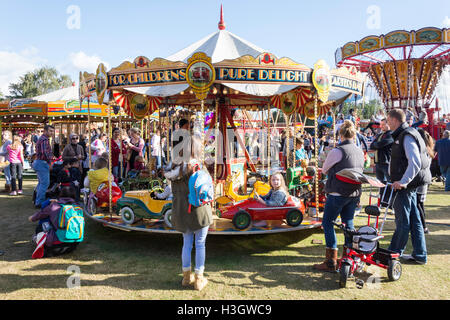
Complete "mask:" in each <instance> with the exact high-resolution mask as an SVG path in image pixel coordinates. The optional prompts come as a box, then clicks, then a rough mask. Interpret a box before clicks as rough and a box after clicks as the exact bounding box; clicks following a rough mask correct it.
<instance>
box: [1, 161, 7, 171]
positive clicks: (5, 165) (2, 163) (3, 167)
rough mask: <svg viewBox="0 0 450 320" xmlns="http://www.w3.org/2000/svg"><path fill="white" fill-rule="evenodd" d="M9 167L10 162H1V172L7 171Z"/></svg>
mask: <svg viewBox="0 0 450 320" xmlns="http://www.w3.org/2000/svg"><path fill="white" fill-rule="evenodd" d="M7 166H9V161H8V160H6V161H3V162H0V170H1V169H5V168H6V167H7Z"/></svg>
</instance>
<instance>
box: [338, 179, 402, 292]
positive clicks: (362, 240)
mask: <svg viewBox="0 0 450 320" xmlns="http://www.w3.org/2000/svg"><path fill="white" fill-rule="evenodd" d="M389 185H391V186H392V184H391V183H387V185H386V188H385V189H384V192H383V197H382V199H385V196H386V195H387V194H386V192H389V191H387V190H388V189H390V192H389V199H388V201H387V203H381V204H382V206H381V207H385V208H386V209H385V213H384V218H383V223H382V225H381V228H380V229H378V222H379V216H380V214H381V212H380V205H368V206H366V207H365V213H366V214H367V215H368V223H367V225H366V226H362V227H360V228H359V229H358V230H354V229H353V230H352V229H349V228H347V227H346V226H345V224H343V223H341V224H338V223H336V222H333V224H334V225H335V226H337V227H338V228H340V229H341V230H342V231H343V232H344V236H345V238H346V240H347V241H346V243H350V242H351V243H352V247H351V248H347V247H346V246H345V245H344V255H343V258H342V259H341V260H340V261H339V275H340V277H339V285H340V287H341V288H344V287H345V286H346V284H347V279H348V278H349V277H352V276H353V275H354V274H355V273H359V272H361V271H362V269H363V268H364V265H365V264H367V265H375V266H378V267H381V268H383V269H387V273H388V278H389V280H391V281H397V280H399V279H400V277H401V274H402V265H401V263H400V261H399V260H398V259H399V257H400V254H399V253H395V252H393V251H390V250H387V249H383V248H381V247H380V246H379V240H380V239H382V238H384V236H383V235H382V231H383V227H384V223H385V222H386V216H387V212H388V209H389V206H390V205H392V204H393V203H394V201H395V198H396V195H397V194H395V196H394V197H393V194H394V189H393V188H388V186H389ZM382 202H383V201H382ZM370 217H376V221H375V223H374V226H371V225H370Z"/></svg>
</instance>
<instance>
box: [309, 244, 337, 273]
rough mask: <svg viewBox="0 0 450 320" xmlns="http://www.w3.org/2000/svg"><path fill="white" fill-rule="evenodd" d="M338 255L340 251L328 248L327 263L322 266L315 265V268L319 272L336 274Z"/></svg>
mask: <svg viewBox="0 0 450 320" xmlns="http://www.w3.org/2000/svg"><path fill="white" fill-rule="evenodd" d="M337 255H338V249H337V248H336V249H331V248H326V251H325V261H324V262H322V263H320V264H315V265H314V266H313V267H314V269H316V270H318V271H326V272H336V270H337V267H338V265H337Z"/></svg>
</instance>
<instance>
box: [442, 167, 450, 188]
mask: <svg viewBox="0 0 450 320" xmlns="http://www.w3.org/2000/svg"><path fill="white" fill-rule="evenodd" d="M441 175H442V176H443V177H444V178H445V191H450V166H441Z"/></svg>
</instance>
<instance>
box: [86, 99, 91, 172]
mask: <svg viewBox="0 0 450 320" xmlns="http://www.w3.org/2000/svg"><path fill="white" fill-rule="evenodd" d="M89 101H90V99H89V96H88V104H87V105H88V151H89V169H91V168H92V164H91V106H90V103H89Z"/></svg>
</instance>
